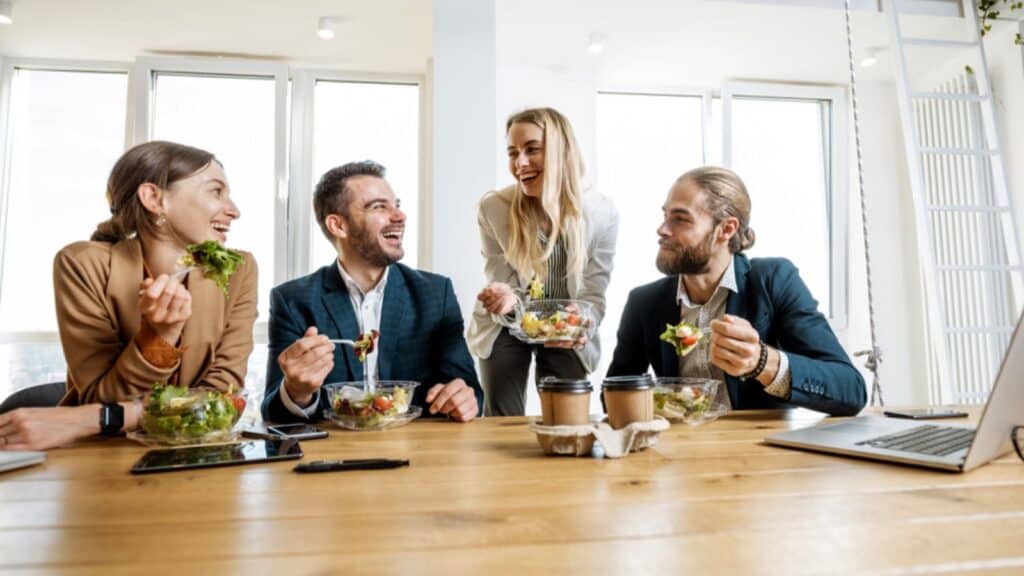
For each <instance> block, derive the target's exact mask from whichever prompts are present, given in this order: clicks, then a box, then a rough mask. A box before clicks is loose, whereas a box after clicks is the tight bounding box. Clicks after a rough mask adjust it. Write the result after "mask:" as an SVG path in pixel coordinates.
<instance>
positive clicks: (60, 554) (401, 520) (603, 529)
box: [0, 410, 1024, 576]
mask: <svg viewBox="0 0 1024 576" xmlns="http://www.w3.org/2000/svg"><path fill="white" fill-rule="evenodd" d="M819 418H820V415H817V414H814V413H811V412H807V411H802V410H798V411H792V412H777V411H749V412H740V413H733V414H731V415H728V416H726V417H724V418H722V419H721V420H719V421H717V422H713V423H711V424H708V425H706V426H704V427H701V428H688V427H686V426H685V425H675V426H673V427H672V428H671V429H670V430H668V431H667V432H665V433H663V434H662V436H661V438H660V441H659V443H658V445H657V446H655V447H654V448H651V449H649V450H646V451H644V452H640V453H634V454H631V455H629V456H628V457H626V458H624V459H621V460H608V459H605V460H596V459H592V458H589V457H588V458H574V457H546V456H544V455H543V454H542V453H541V450H540V447H539V446H538V444H537V442H536V439H535V437H534V436H533V435H532V434H531V433H530V432H529V431H528V430H527V426H526V420H525V419H523V418H489V419H485V420H480V421H477V422H474V423H471V424H467V425H460V424H455V423H451V422H442V421H428V420H420V421H417V422H414V423H412V424H410V425H408V426H406V427H404V428H398V429H394V430H389V431H386V432H363V433H353V432H345V431H342V430H337V429H333V428H332V429H331V436H330V438H328V439H325V440H316V441H307V442H303V444H302V446H303V449H304V451H305V454H306V455H305V458H304V459H303V461H310V460H315V459H340V458H369V457H393V458H409V459H410V460H411V466H410V467H408V468H401V469H396V470H383V471H359V472H334V473H323V474H308V475H301V474H296V473H294V472H292V467H293V466H294V465H295V464H296V461H287V462H276V463H266V464H260V465H252V466H238V467H230V468H214V469H206V470H191V471H184V472H174V473H167V474H154V475H146V476H132V475H130V474H129V472H128V471H129V469H130V468H131V466H132V464H133V463H134V462H135V461H136V460H137V459H138V458H139V457H140V456H141V455H142V454H143V453H144V452H145V450H146V449H145V448H144V447H141V446H138V445H136V444H134V443H132V442H130V441H128V440H125V439H112V440H94V441H89V442H84V443H81V444H78V445H76V446H73V447H69V448H64V449H58V450H53V451H51V452H50V453H49V455H48V459H47V461H46V463H45V464H43V465H41V466H35V467H32V468H26V469H23V470H19V471H14V472H8V473H6V474H3V475H0V573H4V572H7V571H15V572H25V573H37V572H39V573H42V572H46V573H61V574H79V573H102V574H137V573H143V572H145V573H175V574H187V575H191V574H274V575H275V576H280V575H282V574H311V573H312V574H335V573H342V572H345V573H351V572H359V573H403V574H406V573H446V574H461V573H467V572H469V571H471V570H473V571H478V572H479V573H480V574H484V575H486V576H491V575H493V574H533V573H548V574H565V573H585V574H599V573H615V574H634V573H647V572H658V573H661V574H709V573H743V574H759V573H777V574H803V573H846V572H867V573H880V574H902V573H914V574H919V573H938V572H956V573H963V572H982V571H984V572H985V573H986V574H997V573H1005V574H1020V573H1022V572H1024V538H1022V534H1024V464H1022V463H1021V462H1020V461H1018V460H1017V458H1016V456H1014V455H1012V454H1011V455H1009V456H1006V457H1003V458H1001V459H999V460H997V461H995V462H993V463H990V464H988V465H986V466H984V467H982V468H980V469H978V470H975V471H973V472H970V473H968V474H955V473H948V472H937V471H930V470H923V469H916V468H910V467H903V466H897V465H889V464H882V463H874V462H867V461H860V460H854V459H847V458H841V457H835V456H828V455H819V454H812V453H806V452H800V451H795V450H788V449H783V448H776V447H771V446H767V445H764V444H763V443H761V439H762V438H763V437H764V436H765V435H767V434H769V433H771V432H773V431H776V430H781V429H786V428H794V427H802V426H806V425H809V424H812V423H814V422H815V421H817V420H818V419H819Z"/></svg>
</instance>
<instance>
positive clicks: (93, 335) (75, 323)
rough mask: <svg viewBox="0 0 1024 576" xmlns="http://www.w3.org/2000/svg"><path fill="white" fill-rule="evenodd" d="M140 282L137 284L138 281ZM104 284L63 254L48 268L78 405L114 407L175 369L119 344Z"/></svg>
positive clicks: (98, 276)
mask: <svg viewBox="0 0 1024 576" xmlns="http://www.w3.org/2000/svg"><path fill="white" fill-rule="evenodd" d="M140 280H141V278H140ZM105 286H106V278H102V277H101V274H100V273H99V272H98V271H97V270H95V269H88V268H87V267H86V266H85V265H84V264H83V263H82V262H81V261H79V260H76V259H75V258H74V257H73V256H72V255H71V254H69V253H68V252H67V251H64V250H62V251H60V252H58V253H57V256H56V258H54V262H53V289H54V296H55V301H56V308H57V326H58V330H59V332H60V341H61V346H62V348H63V349H64V359H65V361H66V362H67V366H68V385H69V386H74V387H75V392H76V394H75V395H76V396H77V400H78V402H79V403H80V404H87V403H91V402H119V401H123V400H130V399H132V398H134V397H135V396H137V395H139V394H142V393H145V392H148V391H150V390H151V389H152V386H153V384H154V383H155V382H166V381H167V380H168V379H169V378H170V377H171V375H172V374H174V373H175V372H176V371H177V370H178V368H179V367H180V365H181V363H180V361H178V362H175V363H174V364H173V365H170V366H167V367H159V366H155V365H153V364H150V363H149V362H148V361H147V360H146V358H145V357H144V356H143V355H142V352H141V350H139V347H138V346H137V345H136V344H135V342H134V340H132V341H129V342H127V343H125V342H124V341H122V340H121V336H120V334H119V332H118V329H117V326H116V325H115V323H114V320H113V318H114V312H113V310H112V309H111V307H110V302H109V300H108V298H107V297H106V294H105Z"/></svg>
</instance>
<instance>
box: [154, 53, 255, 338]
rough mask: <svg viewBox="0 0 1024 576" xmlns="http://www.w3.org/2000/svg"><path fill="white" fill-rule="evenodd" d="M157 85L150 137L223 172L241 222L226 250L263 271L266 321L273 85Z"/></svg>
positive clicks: (209, 81)
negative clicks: (242, 253)
mask: <svg viewBox="0 0 1024 576" xmlns="http://www.w3.org/2000/svg"><path fill="white" fill-rule="evenodd" d="M154 86H155V88H154V106H153V136H152V138H153V139H154V140H171V141H174V142H180V143H182V144H187V145H189V146H196V147H198V148H203V149H205V150H208V151H209V152H212V153H213V154H214V155H216V156H217V158H218V159H219V160H220V161H221V163H222V164H223V165H224V172H225V173H226V174H227V177H228V184H229V185H230V187H231V197H232V199H234V201H235V204H237V205H238V208H239V211H240V212H241V215H242V216H241V218H239V219H238V220H237V221H235V222H234V223H233V224H232V225H231V233H230V234H229V235H228V244H229V245H230V246H231V247H235V248H239V249H242V250H246V251H249V252H252V253H253V255H254V257H255V258H256V262H257V263H258V264H259V314H260V315H259V318H260V320H261V321H263V322H265V321H266V318H267V314H268V309H269V303H268V295H269V293H270V288H271V287H272V286H273V285H274V264H275V235H274V234H273V230H274V222H275V218H274V203H275V194H274V189H275V186H274V178H275V171H274V152H275V139H274V107H275V99H274V98H275V92H274V90H275V86H274V78H273V77H269V78H267V77H262V78H261V77H242V76H212V75H198V74H179V73H163V72H158V73H157V74H156V75H155V79H154Z"/></svg>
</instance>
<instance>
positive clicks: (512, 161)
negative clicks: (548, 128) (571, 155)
mask: <svg viewBox="0 0 1024 576" xmlns="http://www.w3.org/2000/svg"><path fill="white" fill-rule="evenodd" d="M507 140H508V171H509V172H510V173H511V174H512V176H513V177H515V179H516V181H517V182H519V183H520V184H521V185H522V187H523V191H524V192H525V193H526V195H527V196H531V197H533V198H540V196H541V193H542V192H543V191H544V130H542V129H541V127H540V126H537V125H536V124H533V123H532V122H515V123H513V124H512V125H511V126H510V127H509V129H508V134H507Z"/></svg>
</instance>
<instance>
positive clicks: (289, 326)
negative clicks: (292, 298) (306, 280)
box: [262, 288, 319, 423]
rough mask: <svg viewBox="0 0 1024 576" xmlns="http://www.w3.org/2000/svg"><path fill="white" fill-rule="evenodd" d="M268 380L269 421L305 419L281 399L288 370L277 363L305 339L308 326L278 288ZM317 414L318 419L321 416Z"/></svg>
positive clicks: (270, 332) (266, 407)
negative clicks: (288, 349) (284, 353)
mask: <svg viewBox="0 0 1024 576" xmlns="http://www.w3.org/2000/svg"><path fill="white" fill-rule="evenodd" d="M267 332H268V340H269V342H268V344H267V371H266V374H267V381H266V383H265V385H264V389H263V390H264V394H263V407H262V412H263V419H264V420H266V421H269V422H282V423H283V422H304V421H306V420H305V419H304V418H302V417H300V416H297V415H295V414H293V413H292V412H291V411H290V410H288V408H286V407H285V405H284V403H283V402H282V401H281V383H282V382H283V381H284V373H283V372H282V371H281V367H280V366H279V365H278V363H277V357H278V356H279V355H280V354H281V353H282V352H284V351H285V349H286V348H288V347H289V346H291V345H292V343H293V342H295V341H296V340H298V339H299V338H302V336H303V334H305V333H306V327H305V326H303V325H302V322H301V318H300V316H299V315H298V314H297V313H295V312H294V311H293V310H292V307H291V306H290V305H289V303H288V298H287V297H285V295H284V294H283V293H282V292H281V290H279V289H278V288H275V289H273V290H271V291H270V320H269V322H268V326H267ZM318 417H319V415H315V416H314V418H312V419H316V418H318Z"/></svg>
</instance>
